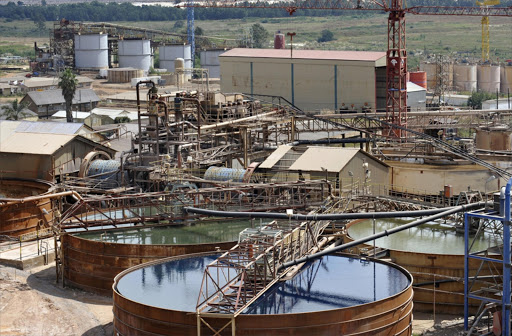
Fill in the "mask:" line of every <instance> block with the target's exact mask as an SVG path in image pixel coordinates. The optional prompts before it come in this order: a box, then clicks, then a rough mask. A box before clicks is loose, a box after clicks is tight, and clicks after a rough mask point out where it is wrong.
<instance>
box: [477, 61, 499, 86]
mask: <svg viewBox="0 0 512 336" xmlns="http://www.w3.org/2000/svg"><path fill="white" fill-rule="evenodd" d="M477 79H478V90H479V91H485V92H491V93H495V92H496V90H499V89H500V66H499V65H489V64H483V65H479V66H478V67H477Z"/></svg>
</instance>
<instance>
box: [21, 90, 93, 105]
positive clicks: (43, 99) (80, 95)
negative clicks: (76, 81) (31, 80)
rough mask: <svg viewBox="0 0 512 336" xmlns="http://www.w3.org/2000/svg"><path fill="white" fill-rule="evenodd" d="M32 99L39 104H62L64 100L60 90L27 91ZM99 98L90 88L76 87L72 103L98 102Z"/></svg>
mask: <svg viewBox="0 0 512 336" xmlns="http://www.w3.org/2000/svg"><path fill="white" fill-rule="evenodd" d="M27 95H28V96H29V97H30V99H32V101H33V102H34V103H35V104H36V105H38V106H40V105H50V104H62V103H64V102H65V100H64V96H63V95H62V90H60V89H59V90H45V91H32V92H29V93H27ZM99 101H100V98H99V97H98V96H97V95H96V92H94V91H93V90H92V89H78V90H76V92H75V96H74V97H73V104H82V103H89V102H99Z"/></svg>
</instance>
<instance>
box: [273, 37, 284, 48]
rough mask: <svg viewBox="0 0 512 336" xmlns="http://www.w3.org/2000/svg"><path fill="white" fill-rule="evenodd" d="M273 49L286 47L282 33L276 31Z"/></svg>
mask: <svg viewBox="0 0 512 336" xmlns="http://www.w3.org/2000/svg"><path fill="white" fill-rule="evenodd" d="M274 49H286V42H285V39H284V34H281V33H277V34H276V36H274Z"/></svg>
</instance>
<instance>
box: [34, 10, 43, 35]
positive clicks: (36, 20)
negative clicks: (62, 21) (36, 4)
mask: <svg viewBox="0 0 512 336" xmlns="http://www.w3.org/2000/svg"><path fill="white" fill-rule="evenodd" d="M32 21H33V22H34V24H35V25H36V29H37V30H38V31H39V33H44V31H45V30H46V20H45V19H44V16H43V14H41V13H37V14H36V15H35V16H34V18H33V19H32Z"/></svg>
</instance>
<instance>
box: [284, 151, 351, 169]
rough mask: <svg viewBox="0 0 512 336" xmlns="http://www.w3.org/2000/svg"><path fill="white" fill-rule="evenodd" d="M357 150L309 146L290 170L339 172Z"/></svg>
mask: <svg viewBox="0 0 512 336" xmlns="http://www.w3.org/2000/svg"><path fill="white" fill-rule="evenodd" d="M357 152H359V149H358V148H343V147H309V148H308V149H307V150H306V152H304V154H302V155H301V156H300V157H299V158H298V159H297V161H295V162H294V163H293V164H292V165H291V167H290V168H289V169H290V170H303V171H318V172H320V171H322V168H325V169H327V171H328V172H332V173H337V172H340V171H341V170H342V169H343V167H345V165H346V164H347V163H348V162H349V161H350V160H352V158H353V157H354V156H355V155H356V154H357Z"/></svg>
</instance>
